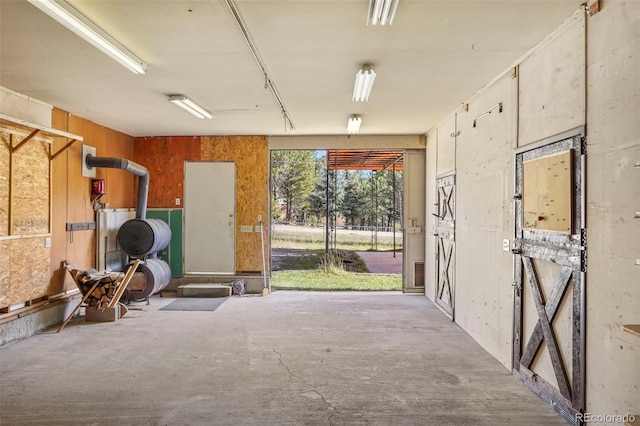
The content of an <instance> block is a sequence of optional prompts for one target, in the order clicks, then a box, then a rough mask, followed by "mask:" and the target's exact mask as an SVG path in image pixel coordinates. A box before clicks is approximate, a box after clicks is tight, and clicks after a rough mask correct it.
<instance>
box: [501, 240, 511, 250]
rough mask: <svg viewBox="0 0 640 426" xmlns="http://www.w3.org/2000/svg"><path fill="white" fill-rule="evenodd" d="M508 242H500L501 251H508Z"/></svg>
mask: <svg viewBox="0 0 640 426" xmlns="http://www.w3.org/2000/svg"><path fill="white" fill-rule="evenodd" d="M509 246H510V241H509V240H508V239H504V240H502V250H504V251H509Z"/></svg>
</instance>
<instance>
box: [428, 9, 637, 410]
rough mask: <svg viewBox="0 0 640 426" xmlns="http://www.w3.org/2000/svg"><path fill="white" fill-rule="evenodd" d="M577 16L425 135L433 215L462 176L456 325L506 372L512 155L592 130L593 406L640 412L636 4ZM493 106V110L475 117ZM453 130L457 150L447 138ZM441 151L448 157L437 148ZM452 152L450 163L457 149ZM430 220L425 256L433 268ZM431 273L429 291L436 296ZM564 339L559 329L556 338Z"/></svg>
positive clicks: (589, 327) (589, 286)
mask: <svg viewBox="0 0 640 426" xmlns="http://www.w3.org/2000/svg"><path fill="white" fill-rule="evenodd" d="M600 5H601V11H600V12H599V13H597V14H595V15H593V16H586V15H585V13H584V12H583V11H582V10H579V11H577V12H576V13H575V14H574V15H573V16H571V17H568V19H567V21H566V22H565V23H564V24H563V25H562V26H561V27H559V28H558V29H557V30H555V31H554V32H553V33H552V34H551V35H550V36H549V37H547V38H546V39H545V40H544V41H543V42H541V43H540V44H539V45H538V46H535V47H534V48H532V50H531V51H530V52H528V53H527V54H526V55H524V56H523V57H522V58H520V59H519V60H518V61H516V63H514V67H515V68H516V69H515V71H517V72H515V73H512V72H511V70H505V72H504V73H503V74H502V75H501V76H497V77H496V79H495V80H494V81H493V82H492V83H491V84H490V85H488V86H487V87H485V88H483V89H481V90H480V91H479V92H478V93H477V94H476V95H475V96H474V97H473V98H471V99H470V100H469V101H468V105H469V109H468V111H466V108H459V109H458V110H456V111H454V112H452V114H451V115H450V116H449V117H448V118H447V119H445V120H444V121H443V122H442V123H441V124H440V125H439V126H437V128H434V129H432V130H431V131H430V132H429V133H428V134H427V139H426V140H427V148H426V153H427V158H426V179H427V181H426V191H427V194H426V211H427V215H428V216H430V214H431V212H432V211H433V206H432V204H433V202H434V200H435V198H434V195H433V192H434V191H435V177H436V176H437V175H439V174H442V173H443V172H445V171H447V169H450V168H451V169H455V171H456V176H457V185H458V187H457V211H456V227H457V231H456V262H455V264H456V270H455V276H456V306H455V308H456V312H455V316H456V322H457V323H458V324H460V326H461V327H462V328H463V329H465V330H466V331H467V332H468V333H469V334H470V335H471V336H472V337H473V338H474V339H476V340H477V341H478V342H479V343H480V344H481V345H482V346H483V347H484V348H485V349H486V350H487V351H488V352H489V353H491V354H492V355H493V356H495V357H496V358H497V359H498V360H499V361H500V362H501V363H502V364H503V365H505V367H507V368H510V367H511V342H512V335H511V327H512V324H513V293H512V292H513V290H512V288H511V282H512V280H513V270H512V268H513V258H512V256H511V255H510V254H509V253H506V252H503V251H502V240H503V239H507V238H508V239H511V238H513V202H512V195H513V191H514V176H513V175H514V172H513V161H514V156H515V149H516V148H517V147H518V146H525V145H528V144H531V143H535V142H536V141H538V140H541V139H544V138H547V137H550V136H553V135H556V134H558V133H562V132H565V131H568V130H571V129H574V128H576V127H578V126H580V125H585V124H586V126H587V145H588V153H587V171H586V173H587V185H586V193H587V195H586V196H587V203H586V204H587V212H586V216H587V253H588V264H587V273H586V300H587V312H586V341H587V348H586V409H587V411H588V412H591V413H593V414H627V413H631V414H640V338H639V337H637V336H634V335H632V334H630V333H626V332H624V331H623V329H622V325H623V324H640V267H639V266H634V263H635V259H638V258H640V219H633V217H634V213H635V212H636V211H640V201H638V200H640V168H635V167H634V164H635V161H637V160H640V31H639V29H640V2H638V1H629V2H623V1H602V0H601V2H600ZM498 102H502V103H503V112H502V113H496V112H495V110H494V111H493V112H492V113H491V114H488V115H485V116H483V117H481V118H479V119H478V120H477V126H476V127H475V128H474V127H473V119H474V118H476V117H477V116H478V115H479V114H481V113H482V112H483V111H486V110H487V109H488V108H490V107H491V106H492V105H495V104H496V103H498ZM452 132H459V134H458V133H456V134H457V137H456V138H455V147H451V145H450V141H443V140H442V139H443V138H445V139H449V140H450V139H451V138H450V134H451V133H452ZM443 147H445V148H444V149H445V151H444V152H443V151H442V149H443ZM452 151H453V152H454V157H453V159H452V157H451V152H452ZM433 223H434V222H433V220H432V219H431V218H429V217H427V219H426V226H427V228H428V229H427V231H428V232H427V233H426V235H425V244H426V259H427V262H428V264H429V265H431V264H432V263H433V261H432V260H431V259H433V257H434V250H435V242H434V238H433V237H432V236H430V234H429V232H432V227H433ZM434 288H435V277H434V276H433V274H426V283H425V294H426V295H427V296H428V297H429V298H433V297H434ZM560 333H562V332H561V331H560Z"/></svg>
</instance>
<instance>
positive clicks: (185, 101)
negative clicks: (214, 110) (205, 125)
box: [169, 95, 213, 120]
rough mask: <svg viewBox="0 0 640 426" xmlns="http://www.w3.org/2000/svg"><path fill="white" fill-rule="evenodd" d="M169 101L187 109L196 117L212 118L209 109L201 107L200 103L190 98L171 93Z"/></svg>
mask: <svg viewBox="0 0 640 426" xmlns="http://www.w3.org/2000/svg"><path fill="white" fill-rule="evenodd" d="M169 102H171V103H172V104H174V105H177V106H179V107H180V108H182V109H183V110H185V111H187V112H188V113H190V114H193V115H195V116H196V117H198V118H201V119H204V118H208V119H209V120H211V119H212V118H213V115H211V113H210V112H209V111H207V110H206V109H204V108H202V107H201V106H200V105H198V104H197V103H195V102H193V101H192V100H191V99H189V98H187V97H186V96H184V95H171V96H169Z"/></svg>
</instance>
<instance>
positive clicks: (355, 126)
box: [347, 115, 362, 135]
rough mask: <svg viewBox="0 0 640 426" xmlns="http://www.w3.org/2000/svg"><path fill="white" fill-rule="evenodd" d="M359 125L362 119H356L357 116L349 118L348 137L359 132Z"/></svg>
mask: <svg viewBox="0 0 640 426" xmlns="http://www.w3.org/2000/svg"><path fill="white" fill-rule="evenodd" d="M361 124H362V118H360V117H358V116H357V115H354V116H353V117H351V118H349V121H348V122H347V133H349V134H350V135H354V134H356V133H358V132H359V131H360V125H361Z"/></svg>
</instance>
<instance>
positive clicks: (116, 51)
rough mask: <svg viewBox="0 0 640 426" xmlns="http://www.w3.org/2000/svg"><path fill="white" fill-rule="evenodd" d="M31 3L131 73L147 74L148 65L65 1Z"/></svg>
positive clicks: (41, 0) (33, 1) (36, 1)
mask: <svg viewBox="0 0 640 426" xmlns="http://www.w3.org/2000/svg"><path fill="white" fill-rule="evenodd" d="M29 3H31V4H32V5H34V6H35V7H37V8H38V9H40V10H41V11H43V12H44V13H46V14H47V15H49V16H51V17H52V18H53V19H55V20H56V21H58V22H59V23H61V24H62V25H64V26H65V27H67V28H68V29H69V30H71V31H73V32H74V33H76V34H77V35H78V36H80V37H82V38H83V39H85V40H86V41H87V42H89V43H91V44H92V45H93V46H94V47H96V48H98V49H99V50H101V51H102V52H103V53H105V54H107V55H108V56H110V57H111V58H112V59H114V60H116V61H118V62H119V63H120V64H122V65H124V66H125V67H126V68H128V69H129V70H130V71H132V72H134V73H136V74H144V73H146V72H147V64H145V63H144V62H143V61H142V60H141V59H140V58H138V57H137V56H136V55H134V54H133V53H131V51H129V50H128V49H127V48H126V47H124V46H123V45H121V44H120V43H118V41H116V40H115V39H114V38H113V37H111V36H110V35H109V34H107V33H106V32H104V31H103V30H102V29H101V28H100V27H98V26H97V25H96V24H94V23H93V22H91V21H90V20H89V19H88V18H87V17H86V16H84V15H83V14H81V13H80V12H78V11H77V10H76V9H74V8H73V7H72V6H71V5H70V4H68V3H67V2H65V1H64V0H29Z"/></svg>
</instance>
